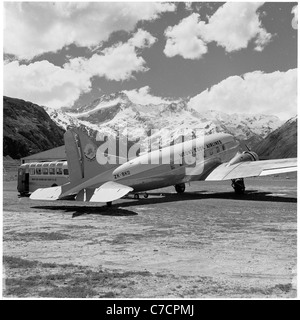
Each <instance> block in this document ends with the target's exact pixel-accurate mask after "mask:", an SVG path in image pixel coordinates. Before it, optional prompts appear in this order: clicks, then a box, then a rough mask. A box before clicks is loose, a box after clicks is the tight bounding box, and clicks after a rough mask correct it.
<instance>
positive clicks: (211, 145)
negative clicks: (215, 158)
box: [206, 140, 222, 149]
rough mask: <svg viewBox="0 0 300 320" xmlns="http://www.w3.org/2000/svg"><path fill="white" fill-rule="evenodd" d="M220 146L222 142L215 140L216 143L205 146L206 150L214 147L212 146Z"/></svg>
mask: <svg viewBox="0 0 300 320" xmlns="http://www.w3.org/2000/svg"><path fill="white" fill-rule="evenodd" d="M220 144H222V141H221V140H217V141H215V142H211V143H208V144H207V145H206V149H208V148H211V147H214V146H217V145H220Z"/></svg>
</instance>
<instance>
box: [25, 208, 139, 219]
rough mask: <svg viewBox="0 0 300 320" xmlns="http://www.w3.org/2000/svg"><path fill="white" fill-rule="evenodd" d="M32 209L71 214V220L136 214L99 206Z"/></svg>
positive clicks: (125, 210)
mask: <svg viewBox="0 0 300 320" xmlns="http://www.w3.org/2000/svg"><path fill="white" fill-rule="evenodd" d="M31 208H33V209H43V210H59V211H64V212H73V214H72V218H76V217H79V216H82V215H83V214H97V215H102V216H117V217H120V216H136V215H137V213H136V212H134V211H131V210H127V209H122V208H118V207H115V206H112V207H107V206H105V205H104V206H99V207H94V206H93V207H92V206H80V205H78V206H76V205H72V206H68V205H63V206H56V205H53V206H33V207H31Z"/></svg>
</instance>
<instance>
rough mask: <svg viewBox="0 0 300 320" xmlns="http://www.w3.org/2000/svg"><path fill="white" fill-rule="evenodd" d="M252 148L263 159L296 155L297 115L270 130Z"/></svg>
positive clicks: (293, 156)
mask: <svg viewBox="0 0 300 320" xmlns="http://www.w3.org/2000/svg"><path fill="white" fill-rule="evenodd" d="M253 150H255V151H256V152H257V154H258V155H259V157H260V158H263V159H278V158H295V157H297V116H296V117H294V118H292V119H290V120H288V121H287V122H285V123H284V124H283V125H282V126H281V127H279V128H278V129H276V130H275V131H273V132H271V133H270V134H269V135H268V136H267V137H266V138H265V139H264V140H263V141H261V142H260V143H259V144H258V145H256V147H255V148H253Z"/></svg>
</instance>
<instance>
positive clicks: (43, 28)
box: [3, 2, 176, 59]
mask: <svg viewBox="0 0 300 320" xmlns="http://www.w3.org/2000/svg"><path fill="white" fill-rule="evenodd" d="M4 9H5V25H4V27H5V29H4V38H3V43H4V52H5V53H9V54H13V55H15V56H17V57H18V58H20V59H32V58H33V57H34V56H37V55H40V54H43V53H45V52H50V51H51V52H56V51H57V50H59V49H61V48H63V47H64V46H66V45H69V44H71V43H75V44H77V45H79V46H87V47H93V46H96V45H99V43H101V42H102V41H105V40H107V39H108V37H109V35H110V34H111V33H112V32H114V31H117V30H125V31H128V32H129V31H132V30H133V28H134V27H135V25H136V23H137V22H138V21H140V20H148V21H149V20H153V19H156V18H158V17H159V16H160V14H161V13H163V12H167V11H174V10H175V9H176V5H175V4H170V3H158V2H142V3H139V2H132V3H129V2H113V3H109V2H82V3H80V2H51V3H50V2H6V3H5V4H4Z"/></svg>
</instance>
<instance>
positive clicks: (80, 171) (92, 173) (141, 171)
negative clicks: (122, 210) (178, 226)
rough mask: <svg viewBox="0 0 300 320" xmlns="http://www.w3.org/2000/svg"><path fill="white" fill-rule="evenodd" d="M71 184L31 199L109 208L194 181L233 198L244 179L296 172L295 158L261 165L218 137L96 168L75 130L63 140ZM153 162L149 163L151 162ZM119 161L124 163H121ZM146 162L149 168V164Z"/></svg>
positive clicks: (91, 145) (87, 143) (91, 147)
mask: <svg viewBox="0 0 300 320" xmlns="http://www.w3.org/2000/svg"><path fill="white" fill-rule="evenodd" d="M64 141H65V148H66V155H67V162H68V167H69V182H68V183H66V184H64V185H62V186H55V187H50V188H40V189H37V190H36V191H34V192H33V193H32V194H31V196H30V199H33V200H59V199H62V200H64V199H69V198H70V197H73V198H75V199H76V200H77V201H87V202H103V203H106V204H107V206H111V204H112V202H113V201H115V200H117V199H120V198H122V197H124V196H126V195H128V194H129V193H134V198H136V199H137V198H139V193H141V192H145V194H144V196H145V197H147V193H146V191H148V190H153V189H158V188H163V187H168V186H175V190H176V192H177V193H183V192H184V191H185V184H186V183H189V182H192V181H201V180H202V181H222V180H231V185H232V187H233V189H234V191H235V192H236V193H237V194H243V193H244V192H245V184H244V178H247V177H256V176H265V175H272V174H279V173H285V172H292V171H297V158H288V159H274V160H259V159H258V155H257V154H256V153H255V152H253V151H250V150H247V151H243V152H240V151H239V149H240V145H239V142H238V141H236V140H235V138H234V137H233V136H232V135H230V134H225V133H216V134H211V135H207V136H204V137H201V138H195V139H192V140H189V141H185V142H181V143H178V144H174V145H171V146H167V147H164V148H159V149H157V150H154V151H151V152H146V153H144V154H141V155H139V156H137V157H134V158H131V159H129V160H128V159H127V158H125V159H124V158H122V159H121V157H118V156H115V155H111V154H105V155H104V154H101V156H104V157H107V159H110V160H111V161H107V162H106V163H104V164H99V159H97V155H98V154H97V150H98V149H97V145H96V143H95V142H94V141H92V140H91V139H90V138H89V137H88V136H87V135H86V134H84V133H83V132H82V131H81V130H79V129H75V128H73V129H69V130H67V131H66V133H65V134H64ZM149 159H151V161H149ZM120 160H123V161H120ZM149 162H150V163H149Z"/></svg>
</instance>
